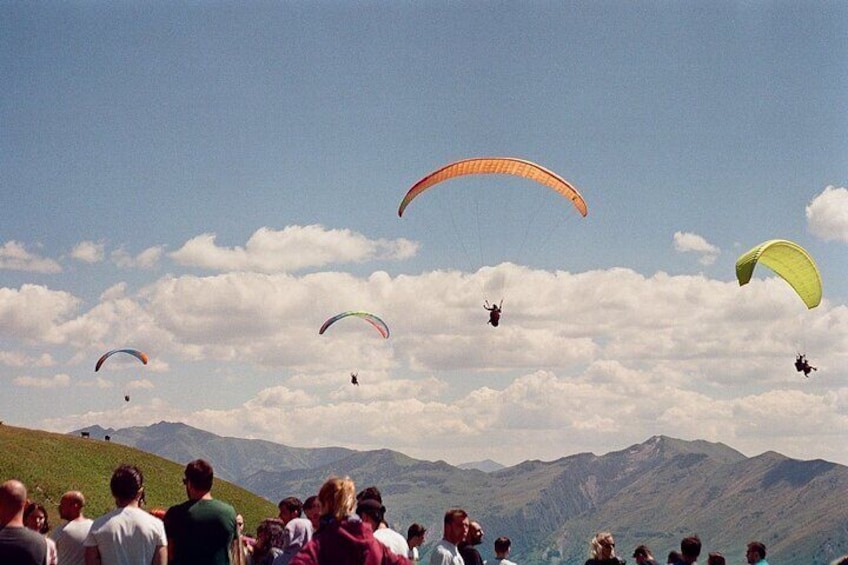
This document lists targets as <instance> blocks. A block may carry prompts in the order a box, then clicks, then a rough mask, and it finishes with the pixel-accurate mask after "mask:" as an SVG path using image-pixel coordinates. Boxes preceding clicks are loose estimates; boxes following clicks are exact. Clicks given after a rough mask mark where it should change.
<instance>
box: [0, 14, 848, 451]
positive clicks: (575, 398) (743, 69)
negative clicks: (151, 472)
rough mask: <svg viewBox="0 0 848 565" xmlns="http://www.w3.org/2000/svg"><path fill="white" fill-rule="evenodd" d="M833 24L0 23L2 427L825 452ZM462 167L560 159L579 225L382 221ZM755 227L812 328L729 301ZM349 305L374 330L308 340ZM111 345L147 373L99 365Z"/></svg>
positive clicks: (758, 287)
mask: <svg viewBox="0 0 848 565" xmlns="http://www.w3.org/2000/svg"><path fill="white" fill-rule="evenodd" d="M846 24H848V7H846V5H845V4H844V3H840V2H805V3H788V2H783V3H780V2H774V3H754V2H720V3H709V4H703V3H695V2H642V3H621V2H593V3H585V2H515V3H507V2H417V3H410V2H359V3H353V2H351V3H342V2H309V3H305V2H256V3H251V4H250V5H244V4H242V3H235V2H190V3H173V2H150V3H133V2H125V3H103V2H71V3H57V2H39V3H32V2H7V3H4V4H3V5H2V6H0V74H2V76H3V77H4V79H3V80H2V81H0V129H1V130H2V131H0V133H2V135H0V184H2V187H3V189H2V191H0V277H2V278H0V383H2V387H3V390H4V392H5V393H4V394H3V395H2V397H0V414H2V416H0V417H2V419H4V420H5V421H6V422H8V423H12V424H18V425H22V426H28V427H35V428H44V429H52V430H57V431H68V430H71V429H74V428H77V427H81V426H83V425H89V424H95V423H97V424H100V425H104V426H113V427H123V426H128V425H145V424H149V423H154V422H157V421H160V420H163V419H165V420H179V421H185V422H187V423H189V424H192V425H196V426H198V427H202V428H204V429H209V430H210V431H213V432H216V433H220V434H224V435H233V436H239V437H261V438H264V439H269V440H273V441H280V442H283V443H287V444H290V445H299V446H319V445H345V446H349V447H353V448H358V449H368V448H377V447H389V448H393V449H397V450H400V451H403V452H405V453H407V454H409V455H411V456H414V457H421V458H427V459H445V460H447V461H449V462H452V463H461V462H465V461H470V460H476V459H483V458H491V459H495V460H498V461H500V462H503V463H515V462H518V461H521V460H523V459H534V458H538V459H554V458H557V457H560V456H564V455H569V454H571V453H575V452H581V451H594V452H596V453H604V452H607V451H609V450H612V449H620V448H623V447H626V446H628V445H630V444H632V443H636V442H640V441H643V440H645V439H646V438H648V437H650V436H651V435H655V434H666V435H671V436H676V437H683V438H684V439H707V440H711V441H722V442H724V443H727V444H728V445H731V446H732V447H735V448H737V449H739V450H741V451H743V452H744V453H746V454H749V455H753V454H757V453H760V452H762V451H766V450H770V449H772V450H776V451H780V452H782V453H785V454H787V455H790V456H793V457H799V458H815V457H821V458H825V459H829V460H833V461H838V462H841V463H848V454H846V453H845V451H844V449H842V448H841V446H844V445H845V444H846V443H848V384H846V383H848V381H846V376H848V308H846V301H848V282H846V281H848V190H846V188H845V187H846V185H848V178H846V177H848V133H846V132H848V112H846V111H845V107H846V103H848V37H846V35H845V33H844V30H845V27H846ZM478 156H516V157H521V158H525V159H530V160H533V161H535V162H537V163H540V164H541V165H543V166H545V167H547V168H549V169H552V170H554V171H556V172H557V173H559V174H560V175H562V176H563V177H565V178H567V179H568V180H569V181H571V182H572V183H573V184H574V185H575V186H577V187H578V189H579V190H580V191H581V193H582V194H583V196H584V197H585V199H586V201H587V203H588V208H589V214H588V216H587V217H586V218H581V217H579V216H578V215H577V214H576V213H575V212H574V210H573V209H570V206H569V205H568V203H567V202H564V201H561V200H558V199H557V197H556V196H555V195H554V194H553V193H551V192H549V191H546V190H545V189H544V188H542V187H539V186H535V185H532V184H529V183H527V182H524V181H522V180H520V179H513V178H505V177H493V176H487V177H480V178H465V179H456V180H453V181H449V182H447V183H444V184H443V185H440V186H439V187H436V188H434V189H433V190H431V191H430V192H429V193H426V194H424V195H422V196H421V197H420V198H419V199H418V200H416V201H415V202H414V203H413V204H412V205H410V207H409V209H408V210H407V212H406V214H405V215H404V217H403V218H402V219H400V218H398V217H397V206H398V204H399V203H400V200H401V198H402V197H403V194H404V193H405V192H406V190H407V189H408V188H409V187H410V186H411V185H412V184H413V183H414V182H415V181H417V180H418V179H419V178H421V177H422V176H424V175H425V174H427V173H428V172H430V171H432V170H434V169H436V168H438V167H440V166H442V165H444V164H446V163H449V162H451V161H454V160H457V159H462V158H468V157H478ZM771 238H784V239H791V240H793V241H796V242H798V243H799V244H801V245H802V246H804V247H805V248H806V249H807V250H808V251H809V252H810V253H811V254H812V256H813V257H814V258H815V259H816V261H817V263H818V265H819V268H820V270H821V272H822V277H823V281H824V289H825V301H824V302H823V304H822V305H821V306H820V307H819V308H816V309H814V310H810V311H807V310H806V309H804V308H803V305H801V303H800V301H798V300H797V297H795V296H794V295H793V294H792V293H791V290H789V289H788V287H787V286H786V285H784V284H783V283H782V281H780V280H776V279H774V278H773V277H771V276H769V274H768V272H767V270H761V271H758V272H757V275H756V276H755V279H756V280H755V281H754V282H752V283H751V284H750V285H748V286H746V287H744V288H739V287H738V286H737V285H736V282H735V277H734V263H735V260H736V257H737V256H738V255H739V254H741V253H742V252H744V251H746V250H747V249H749V248H750V247H753V246H754V245H755V244H758V243H760V242H761V241H764V240H766V239H771ZM500 298H504V300H505V313H504V323H503V325H502V326H501V327H499V328H497V329H493V328H491V327H488V326H486V325H485V319H486V318H485V312H484V311H483V310H482V308H481V304H482V301H483V300H485V299H488V300H493V299H498V300H499V299H500ZM348 309H368V310H371V311H374V312H375V313H378V314H379V315H381V317H383V318H384V319H385V320H386V321H387V323H388V324H389V325H390V326H391V327H392V332H393V333H392V337H391V338H390V339H389V340H386V341H383V340H380V339H379V337H378V336H377V335H376V333H374V332H373V331H371V332H369V331H368V328H367V327H360V326H357V325H356V324H354V323H346V324H339V325H338V326H337V328H336V329H337V330H338V331H336V332H333V333H332V334H331V333H330V332H328V333H327V334H325V335H323V336H318V335H317V329H318V327H319V326H320V324H321V322H322V321H323V320H324V319H326V318H328V317H329V316H331V315H333V314H335V313H337V312H339V311H343V310H348ZM348 321H349V320H348ZM363 326H365V325H363ZM372 334H373V335H372ZM375 336H376V337H375ZM126 345H132V346H135V347H139V348H142V349H144V350H145V351H147V352H148V354H149V355H150V357H151V362H150V364H149V365H148V366H145V367H142V366H138V365H137V364H133V363H132V362H131V361H130V360H119V359H113V361H115V362H114V363H110V364H109V365H108V366H106V367H104V370H101V372H98V373H97V374H95V373H94V372H93V365H94V361H96V359H97V358H98V357H99V355H100V354H101V353H102V352H103V351H105V350H107V349H111V348H113V347H121V346H126ZM796 350H804V351H806V352H807V353H808V355H809V357H810V358H811V360H813V362H814V364H816V363H817V364H818V365H819V368H820V370H819V371H818V372H817V373H813V375H812V376H811V378H810V379H804V378H803V377H800V376H799V375H798V374H797V373H795V371H794V370H793V369H792V358H793V356H794V354H795V352H796ZM350 371H358V372H359V373H360V380H361V382H362V385H361V386H360V387H359V388H358V389H357V388H354V387H351V386H350V385H349V384H348V383H347V378H346V377H347V374H348V373H349V372H350ZM125 391H131V396H132V401H131V402H130V403H124V402H123V394H124V393H125ZM822 430H829V431H828V432H827V433H829V434H832V436H833V437H832V438H830V439H831V440H832V441H825V442H822V441H820V439H821V434H822Z"/></svg>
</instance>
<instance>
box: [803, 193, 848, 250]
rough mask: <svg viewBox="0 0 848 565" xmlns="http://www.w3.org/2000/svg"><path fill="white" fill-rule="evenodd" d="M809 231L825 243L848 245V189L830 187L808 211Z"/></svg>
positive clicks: (812, 203)
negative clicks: (832, 242) (838, 242)
mask: <svg viewBox="0 0 848 565" xmlns="http://www.w3.org/2000/svg"><path fill="white" fill-rule="evenodd" d="M806 214H807V229H808V230H809V231H810V233H812V234H813V235H815V236H816V237H818V238H820V239H823V240H824V241H841V242H843V243H848V189H846V188H837V187H835V186H828V187H827V188H825V189H824V192H822V193H821V194H819V195H818V196H816V197H815V198H813V200H812V202H810V204H809V206H807V209H806Z"/></svg>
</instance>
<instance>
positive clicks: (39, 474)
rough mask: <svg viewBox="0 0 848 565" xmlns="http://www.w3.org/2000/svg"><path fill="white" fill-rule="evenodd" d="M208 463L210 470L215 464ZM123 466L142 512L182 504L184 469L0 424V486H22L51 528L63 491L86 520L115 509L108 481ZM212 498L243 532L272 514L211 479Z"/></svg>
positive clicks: (113, 447) (101, 444)
mask: <svg viewBox="0 0 848 565" xmlns="http://www.w3.org/2000/svg"><path fill="white" fill-rule="evenodd" d="M210 462H211V463H212V466H213V467H214V466H215V461H210ZM123 463H128V464H131V465H136V466H137V467H138V468H139V469H141V472H142V473H143V474H144V483H145V495H146V496H145V498H146V500H147V505H146V506H145V508H147V509H153V508H168V507H169V506H171V505H173V504H177V503H179V502H182V501H184V500H185V499H186V495H185V490H184V487H183V484H182V478H183V468H184V465H180V464H178V463H173V462H171V461H168V460H166V459H162V458H161V457H158V456H156V455H151V454H149V453H145V452H143V451H138V450H137V449H133V448H131V447H126V446H123V445H119V444H117V443H111V442H107V441H103V440H97V439H84V438H81V437H73V436H68V435H65V434H55V433H49V432H43V431H36V430H28V429H24V428H16V427H13V426H8V425H0V481H5V480H8V479H13V478H14V479H19V480H21V481H23V483H24V484H25V485H26V486H27V489H28V491H29V496H30V498H31V499H33V500H35V501H37V502H41V503H42V504H44V506H45V508H47V512H48V514H49V517H50V525H51V527H52V526H54V525H56V524H59V523H60V521H61V520H60V519H59V511H58V504H59V499H60V498H61V497H62V494H63V493H64V492H66V491H68V490H79V491H82V493H83V494H84V495H85V497H86V507H85V514H86V516H88V517H89V518H96V517H97V516H99V515H101V514H103V513H105V512H106V511H108V510H111V509H112V508H114V507H115V501H114V499H113V498H112V496H111V494H110V492H109V479H110V478H111V476H112V471H113V470H114V469H115V467H117V466H118V465H121V464H123ZM212 495H213V496H214V497H215V498H217V499H219V500H223V501H225V502H228V503H230V504H232V505H233V506H234V507H235V508H236V511H238V512H240V513H241V514H242V515H244V518H245V527H246V531H247V532H252V531H254V530H255V528H256V525H257V524H258V523H259V521H261V520H262V519H264V518H268V517H272V516H276V515H277V508H276V506H274V504H272V503H271V502H269V501H268V500H266V499H264V498H261V497H259V496H256V495H254V494H251V493H250V492H248V491H246V490H244V489H243V488H240V487H237V486H235V485H233V484H230V483H228V482H225V481H221V480H218V479H216V480H215V485H214V487H213V489H212Z"/></svg>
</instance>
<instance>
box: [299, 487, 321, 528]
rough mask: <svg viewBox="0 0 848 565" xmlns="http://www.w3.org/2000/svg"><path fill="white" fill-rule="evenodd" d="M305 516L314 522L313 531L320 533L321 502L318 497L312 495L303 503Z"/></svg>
mask: <svg viewBox="0 0 848 565" xmlns="http://www.w3.org/2000/svg"><path fill="white" fill-rule="evenodd" d="M303 515H304V516H306V519H307V520H309V521H310V522H312V531H313V532H317V531H318V525H319V524H320V522H321V502H320V501H319V500H318V497H317V496H316V495H314V494H313V495H312V496H310V497H308V498H307V499H306V500H304V501H303Z"/></svg>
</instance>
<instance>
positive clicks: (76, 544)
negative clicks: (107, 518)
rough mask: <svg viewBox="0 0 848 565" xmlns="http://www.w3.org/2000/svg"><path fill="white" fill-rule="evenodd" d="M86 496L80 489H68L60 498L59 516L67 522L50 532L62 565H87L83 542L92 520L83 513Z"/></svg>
mask: <svg viewBox="0 0 848 565" xmlns="http://www.w3.org/2000/svg"><path fill="white" fill-rule="evenodd" d="M84 506H85V497H84V496H83V494H82V493H81V492H80V491H78V490H72V491H68V492H66V493H65V494H63V495H62V498H61V500H59V517H60V518H61V519H63V520H67V522H66V523H65V524H63V525H61V526H59V527H57V528H56V529H55V530H53V533H52V534H50V539H52V540H53V541H54V542H56V551H57V552H58V553H59V556H60V557H61V558H62V560H61V562H62V565H85V547H84V546H83V542H84V541H85V537H86V536H87V535H88V531H89V530H90V529H91V523H92V520H91V519H90V518H86V517H85V516H84V515H83V512H82V509H83V507H84Z"/></svg>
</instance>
